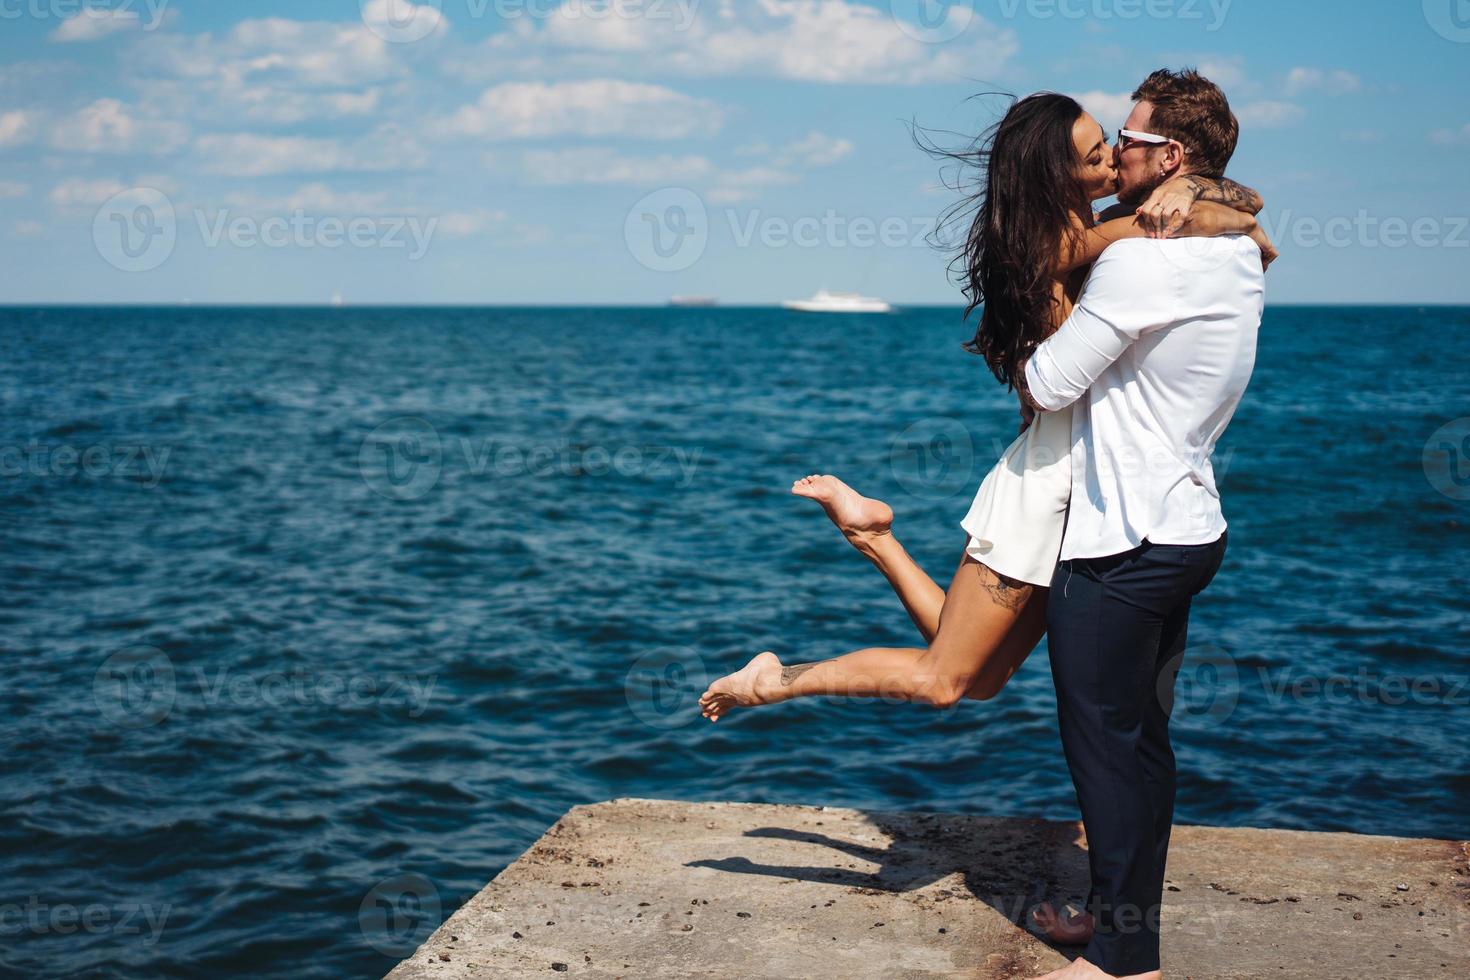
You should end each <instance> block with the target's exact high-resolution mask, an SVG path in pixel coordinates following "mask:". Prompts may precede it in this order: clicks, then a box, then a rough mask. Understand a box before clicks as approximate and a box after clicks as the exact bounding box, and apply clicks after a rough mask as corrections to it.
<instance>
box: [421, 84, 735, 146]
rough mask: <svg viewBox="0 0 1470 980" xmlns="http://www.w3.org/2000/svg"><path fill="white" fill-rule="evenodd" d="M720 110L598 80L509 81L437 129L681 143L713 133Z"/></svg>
mask: <svg viewBox="0 0 1470 980" xmlns="http://www.w3.org/2000/svg"><path fill="white" fill-rule="evenodd" d="M722 122H723V116H722V113H721V111H720V109H719V107H718V106H716V105H715V104H714V103H712V102H707V101H705V100H703V99H695V98H692V97H690V96H687V95H683V94H681V93H679V92H675V91H674V90H672V89H668V88H664V87H663V86H660V85H645V84H642V83H639V82H622V81H615V80H612V79H596V80H592V81H583V82H556V83H551V84H547V83H544V82H507V83H505V84H503V85H497V86H495V87H494V88H490V89H487V90H486V91H485V92H484V93H483V94H482V95H481V96H480V99H479V101H477V102H476V103H475V104H473V105H467V106H464V107H463V108H461V109H459V110H458V111H457V112H455V113H454V114H452V115H451V116H449V117H448V118H446V119H444V120H441V121H440V122H439V123H438V124H437V125H436V127H435V129H436V131H438V132H439V133H440V134H442V135H451V136H472V137H479V138H483V139H525V138H536V137H547V136H642V137H648V138H653V139H678V138H680V137H685V136H691V135H696V134H705V133H713V132H715V131H717V130H718V129H719V128H720V126H721V124H722Z"/></svg>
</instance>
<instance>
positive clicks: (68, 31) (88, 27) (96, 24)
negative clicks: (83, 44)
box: [51, 7, 143, 43]
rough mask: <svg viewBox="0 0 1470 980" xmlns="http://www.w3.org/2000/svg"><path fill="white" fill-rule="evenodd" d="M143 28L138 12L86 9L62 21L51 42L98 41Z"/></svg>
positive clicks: (53, 32)
mask: <svg viewBox="0 0 1470 980" xmlns="http://www.w3.org/2000/svg"><path fill="white" fill-rule="evenodd" d="M141 26H143V18H141V17H140V16H138V13H137V12H136V11H133V10H122V9H102V8H97V7H86V8H83V10H82V11H81V13H79V14H77V15H76V16H74V17H68V18H67V19H66V20H64V21H62V22H61V26H60V27H58V28H56V30H54V31H52V32H51V40H53V41H61V42H63V43H65V42H72V41H97V40H100V39H102V38H104V37H107V36H108V35H110V34H117V33H118V32H120V31H130V30H133V29H134V28H137V27H141Z"/></svg>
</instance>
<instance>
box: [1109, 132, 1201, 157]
mask: <svg viewBox="0 0 1470 980" xmlns="http://www.w3.org/2000/svg"><path fill="white" fill-rule="evenodd" d="M1134 143H1148V144H1150V145H1152V146H1163V145H1164V144H1165V143H1179V141H1178V140H1176V139H1172V138H1171V137H1168V136H1160V135H1159V134H1158V133H1142V132H1139V131H1138V130H1136V129H1120V130H1118V149H1119V150H1126V149H1129V148H1130V147H1132V146H1133V144H1134ZM1179 148H1180V149H1182V150H1184V152H1186V153H1188V152H1189V148H1188V147H1186V146H1185V145H1184V144H1183V143H1179Z"/></svg>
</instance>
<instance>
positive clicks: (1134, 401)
mask: <svg viewBox="0 0 1470 980" xmlns="http://www.w3.org/2000/svg"><path fill="white" fill-rule="evenodd" d="M1265 295H1266V290H1265V275H1264V272H1263V271H1262V268H1261V252H1260V249H1259V248H1258V247H1257V246H1256V243H1255V242H1253V241H1252V240H1251V239H1250V238H1248V237H1245V236H1230V237H1225V238H1181V239H1168V240H1155V239H1146V238H1145V239H1127V240H1124V241H1121V242H1116V243H1114V244H1113V245H1111V246H1109V247H1108V249H1107V250H1106V251H1105V252H1103V254H1102V256H1101V257H1100V258H1099V259H1098V260H1097V262H1096V263H1094V265H1093V267H1092V272H1091V274H1090V275H1089V276H1088V279H1087V282H1086V284H1085V285H1084V286H1083V290H1082V295H1081V297H1080V298H1079V299H1078V301H1077V305H1076V307H1075V309H1074V310H1073V311H1072V315H1071V316H1070V317H1068V318H1067V321H1066V322H1065V323H1063V324H1062V326H1061V327H1060V328H1059V329H1058V330H1057V332H1056V333H1055V334H1053V335H1052V336H1051V338H1049V339H1048V340H1047V341H1046V342H1045V343H1043V344H1041V345H1040V346H1039V347H1038V348H1037V349H1036V352H1035V354H1034V355H1033V356H1032V357H1031V360H1030V361H1029V362H1028V363H1027V365H1026V383H1027V385H1028V387H1029V388H1030V389H1031V396H1032V399H1033V400H1034V401H1035V402H1036V404H1037V405H1038V406H1039V407H1040V408H1042V409H1043V410H1045V411H1049V412H1055V411H1059V410H1061V409H1063V408H1065V407H1067V406H1068V405H1074V406H1075V407H1074V408H1073V413H1072V454H1071V455H1072V499H1071V505H1070V510H1069V512H1068V517H1067V530H1066V534H1065V535H1064V537H1063V540H1062V551H1061V559H1062V560H1066V559H1068V558H1097V557H1102V556H1105V555H1115V554H1120V553H1122V552H1125V551H1130V550H1132V549H1133V548H1136V547H1138V546H1139V545H1140V544H1142V543H1143V542H1144V540H1145V539H1147V540H1149V541H1151V542H1153V543H1154V544H1207V543H1209V542H1211V541H1214V540H1215V539H1216V538H1218V537H1220V535H1221V534H1223V533H1224V532H1225V527H1226V524H1225V516H1224V514H1223V512H1222V511H1221V508H1220V493H1219V490H1218V489H1217V488H1216V485H1215V474H1214V468H1213V466H1212V463H1211V456H1212V454H1213V453H1214V449H1215V442H1216V440H1217V439H1218V438H1219V437H1220V434H1221V433H1222V432H1224V431H1225V427H1226V426H1227V425H1228V424H1229V423H1230V419H1231V417H1232V416H1233V415H1234V414H1235V409H1236V406H1237V405H1239V404H1240V399H1241V396H1242V395H1243V394H1244V393H1245V389H1246V385H1247V384H1248V383H1249V382H1250V377H1251V372H1252V370H1253V369H1254V367H1255V357H1256V334H1257V331H1258V330H1259V328H1260V325H1261V314H1262V311H1263V309H1264V307H1265Z"/></svg>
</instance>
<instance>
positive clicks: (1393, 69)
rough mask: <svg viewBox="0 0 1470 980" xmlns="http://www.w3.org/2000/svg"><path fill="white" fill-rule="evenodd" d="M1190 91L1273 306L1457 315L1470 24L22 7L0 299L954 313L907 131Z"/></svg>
mask: <svg viewBox="0 0 1470 980" xmlns="http://www.w3.org/2000/svg"><path fill="white" fill-rule="evenodd" d="M1183 65H1194V66H1198V67H1200V68H1201V69H1202V70H1204V71H1205V72H1206V73H1207V74H1209V75H1211V76H1212V77H1214V78H1215V79H1216V80H1217V81H1218V82H1220V83H1221V84H1222V86H1223V87H1224V88H1225V89H1226V92H1227V94H1229V96H1230V97H1231V101H1232V104H1233V105H1234V106H1235V108H1236V111H1237V113H1238V114H1239V115H1240V116H1241V119H1242V123H1243V130H1244V132H1243V138H1242V141H1241V146H1240V149H1239V151H1238V153H1237V155H1236V158H1235V162H1234V164H1233V165H1232V168H1231V172H1232V175H1233V176H1235V177H1236V178H1237V179H1239V180H1242V181H1244V182H1246V183H1249V184H1252V185H1253V186H1256V187H1257V188H1259V189H1260V190H1261V191H1262V192H1263V193H1264V194H1265V195H1266V198H1267V202H1268V205H1267V212H1266V215H1265V217H1266V220H1267V226H1268V229H1269V230H1271V231H1272V233H1273V234H1274V236H1275V237H1276V238H1277V241H1278V244H1279V245H1280V246H1281V249H1282V252H1283V259H1282V261H1281V262H1280V263H1279V264H1278V265H1277V266H1276V267H1275V268H1273V270H1272V272H1271V279H1270V284H1269V288H1270V299H1271V300H1272V301H1273V302H1383V303H1392V302H1410V303H1467V302H1470V192H1467V190H1466V180H1465V176H1464V175H1465V171H1466V166H1465V161H1466V157H1467V153H1470V98H1467V96H1466V93H1467V91H1470V0H1422V2H1421V0H1402V2H1397V3H1393V4H1388V3H1382V2H1368V0H1355V2H1341V0H1338V2H1327V0H1319V2H1293V3H1290V4H1288V3H1283V2H1280V0H953V2H940V0H892V2H890V0H871V2H859V0H565V2H562V0H439V2H431V3H425V4H421V5H414V4H412V3H408V2H407V0H361V2H358V0H335V2H312V0H294V2H272V0H252V2H250V3H248V4H247V3H233V2H219V0H214V2H208V3H206V2H204V0H107V2H102V0H0V260H3V262H4V267H5V275H4V276H3V278H0V283H3V286H0V302H9V303H25V302H114V301H118V302H161V303H175V302H185V301H192V302H199V303H206V302H218V303H229V302H252V303H260V302H267V303H269V302H279V303H326V302H331V301H333V300H334V299H336V300H340V301H342V302H345V303H348V304H353V303H488V304H499V303H536V304H561V303H566V304H589V303H660V302H663V301H664V300H665V299H666V298H667V297H669V296H671V295H674V294H698V295H711V296H718V297H719V298H721V299H722V300H723V301H726V302H732V303H772V302H778V301H780V300H782V299H787V298H793V297H797V296H804V295H807V294H810V293H811V292H813V291H814V290H815V289H817V288H818V287H823V286H825V287H828V288H832V289H852V290H860V291H863V292H866V293H870V294H875V295H879V296H882V297H884V298H887V299H889V300H892V301H894V302H899V303H948V302H956V301H958V299H959V295H958V292H957V290H956V289H955V287H954V286H953V285H952V284H951V283H950V282H949V281H948V279H947V277H946V274H945V264H946V261H947V259H946V256H944V255H943V254H941V253H938V252H936V251H935V250H933V249H932V248H930V247H928V246H927V245H926V244H925V241H924V239H925V235H926V233H927V232H928V231H929V230H930V228H931V227H932V223H933V221H934V219H935V218H936V217H937V216H938V215H939V214H941V213H942V211H943V210H944V208H945V207H946V206H947V205H948V204H949V203H951V202H952V200H953V197H952V194H951V193H950V192H949V191H947V190H945V189H944V187H943V186H942V185H941V182H940V178H941V172H940V169H939V167H938V165H937V164H936V163H935V162H934V161H932V160H930V159H929V158H928V157H926V156H924V155H923V154H922V153H920V152H919V151H918V150H917V149H916V148H915V147H914V145H913V143H912V141H911V139H910V137H909V133H908V130H907V128H906V122H907V121H908V120H914V121H916V122H918V123H919V124H920V125H922V126H925V127H929V128H931V129H934V130H947V131H950V132H952V133H954V134H956V135H955V136H954V137H952V138H950V139H949V142H950V143H953V144H956V145H957V144H958V143H959V142H962V141H963V139H964V138H968V137H969V136H972V135H973V134H975V133H977V132H979V131H980V130H981V129H983V128H984V127H985V126H986V125H988V124H989V123H990V122H992V121H993V120H994V118H995V111H996V108H997V107H998V106H999V105H1000V103H998V102H996V101H994V100H991V101H988V102H986V101H978V102H977V101H972V100H969V97H970V96H971V95H974V94H975V93H977V92H982V91H993V90H1004V91H1009V92H1015V93H1027V92H1031V91H1035V90H1039V89H1052V90H1057V91H1063V92H1068V93H1071V94H1074V95H1078V96H1079V97H1082V98H1083V100H1084V102H1085V103H1086V104H1087V105H1088V106H1089V107H1092V108H1093V109H1094V111H1095V112H1096V114H1098V116H1099V118H1100V119H1101V121H1102V122H1103V124H1104V125H1105V126H1106V127H1108V128H1109V129H1115V128H1116V127H1117V126H1118V125H1119V124H1120V123H1121V122H1122V119H1123V116H1124V115H1125V114H1126V112H1127V108H1128V99H1127V93H1128V92H1129V91H1131V90H1132V88H1133V86H1134V85H1135V84H1136V83H1137V82H1138V81H1139V80H1140V79H1141V78H1142V77H1143V76H1144V75H1146V74H1147V73H1148V71H1150V70H1152V69H1153V68H1156V67H1160V66H1171V67H1179V66H1183Z"/></svg>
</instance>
